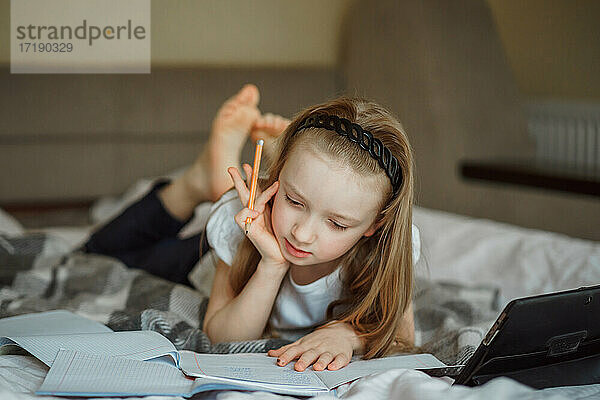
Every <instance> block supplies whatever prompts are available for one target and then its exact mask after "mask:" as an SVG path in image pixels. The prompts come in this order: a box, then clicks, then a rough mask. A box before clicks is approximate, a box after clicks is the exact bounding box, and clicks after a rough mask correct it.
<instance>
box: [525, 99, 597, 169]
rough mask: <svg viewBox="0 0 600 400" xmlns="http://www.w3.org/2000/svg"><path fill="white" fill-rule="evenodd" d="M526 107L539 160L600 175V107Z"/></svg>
mask: <svg viewBox="0 0 600 400" xmlns="http://www.w3.org/2000/svg"><path fill="white" fill-rule="evenodd" d="M526 108H527V115H528V126H529V133H530V134H531V135H532V136H533V137H534V140H535V143H536V159H537V160H538V161H540V162H542V163H544V164H550V165H557V166H564V167H568V168H569V169H575V170H577V172H580V173H581V174H584V175H590V176H594V175H595V176H598V175H599V174H600V104H581V103H564V102H543V103H530V104H528V105H527V106H526Z"/></svg>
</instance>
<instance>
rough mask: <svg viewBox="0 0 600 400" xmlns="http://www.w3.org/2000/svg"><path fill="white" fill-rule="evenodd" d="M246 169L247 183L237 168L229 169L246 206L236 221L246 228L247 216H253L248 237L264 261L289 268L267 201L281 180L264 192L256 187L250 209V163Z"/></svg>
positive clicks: (241, 199) (245, 166) (245, 165)
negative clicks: (274, 228)
mask: <svg viewBox="0 0 600 400" xmlns="http://www.w3.org/2000/svg"><path fill="white" fill-rule="evenodd" d="M243 167H244V171H245V172H246V176H247V177H248V178H247V179H248V181H247V184H246V182H244V180H243V179H242V176H241V175H240V173H239V171H238V169H237V168H234V167H231V168H228V169H227V172H229V175H231V179H233V184H234V186H235V189H236V190H237V192H238V195H239V197H240V201H241V203H242V205H244V208H243V209H242V210H241V211H240V212H239V213H237V215H236V216H235V222H236V223H237V224H238V226H239V227H240V228H242V230H244V231H245V230H246V226H245V225H246V218H248V217H251V218H252V223H251V224H250V227H249V229H248V238H249V239H250V241H251V242H252V243H253V244H254V246H256V248H257V249H258V251H259V253H260V255H261V256H262V258H263V261H264V262H266V263H267V264H268V265H274V266H282V267H285V268H287V267H288V266H289V263H288V261H287V260H286V259H285V258H284V257H283V254H281V250H280V248H279V243H278V242H277V239H276V238H275V235H274V234H273V227H272V225H271V207H270V206H269V205H267V202H268V201H269V200H270V199H271V197H273V195H275V193H277V189H279V181H276V182H275V183H273V184H272V185H271V186H270V187H268V188H267V189H266V190H265V191H264V192H262V193H261V191H260V189H259V188H258V187H257V188H256V196H255V200H254V210H250V209H249V208H248V207H247V205H248V201H249V199H250V189H249V188H248V187H249V186H250V183H251V182H252V168H251V167H250V165H248V164H244V165H243Z"/></svg>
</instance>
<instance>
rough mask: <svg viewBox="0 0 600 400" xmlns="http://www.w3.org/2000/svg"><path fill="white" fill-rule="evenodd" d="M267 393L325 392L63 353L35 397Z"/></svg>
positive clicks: (311, 393) (123, 360)
mask: <svg viewBox="0 0 600 400" xmlns="http://www.w3.org/2000/svg"><path fill="white" fill-rule="evenodd" d="M226 389H231V390H267V391H274V392H277V393H282V394H290V395H298V396H310V395H315V394H318V393H320V392H323V390H315V389H311V388H299V387H294V386H285V385H267V384H261V383H251V382H245V383H243V384H241V383H239V382H238V383H236V382H233V381H229V380H227V379H223V378H196V379H195V380H194V379H192V378H186V377H185V375H183V373H181V371H180V370H179V369H177V368H176V367H174V366H171V365H166V364H163V363H154V362H147V361H138V360H131V359H127V358H121V357H109V356H104V355H97V354H83V353H79V352H75V351H72V350H60V351H59V353H58V355H57V357H56V360H55V361H54V364H53V365H52V367H51V368H50V371H49V372H48V375H46V379H45V380H44V382H43V384H42V385H41V386H40V388H39V389H38V391H37V392H36V394H38V395H59V396H89V397H96V396H150V395H172V396H183V397H189V396H191V395H193V394H195V393H198V392H202V391H207V390H226Z"/></svg>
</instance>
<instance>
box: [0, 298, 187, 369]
mask: <svg viewBox="0 0 600 400" xmlns="http://www.w3.org/2000/svg"><path fill="white" fill-rule="evenodd" d="M16 348H21V349H23V350H25V351H27V352H28V353H30V354H31V355H32V356H34V357H35V358H37V359H39V360H40V361H42V362H43V363H44V364H46V365H47V366H49V367H51V366H52V363H53V361H54V358H55V357H56V355H57V353H58V351H59V350H60V349H69V350H75V351H79V352H82V353H92V354H103V355H108V356H116V357H127V358H131V359H134V360H151V359H159V358H164V357H170V358H172V359H173V362H175V363H177V364H178V363H179V353H178V352H177V349H175V346H173V344H172V343H171V342H170V341H169V340H168V339H167V338H165V337H164V336H162V335H161V334H160V333H157V332H153V331H124V332H113V331H112V330H111V329H110V328H108V327H106V326H104V325H102V324H101V323H99V322H96V321H92V320H90V319H87V318H84V317H81V316H79V315H76V314H73V313H71V312H69V311H65V310H56V311H47V312H42V313H36V314H25V315H19V316H16V317H9V318H3V319H0V354H6V353H12V352H14V351H15V350H16Z"/></svg>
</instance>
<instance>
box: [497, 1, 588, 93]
mask: <svg viewBox="0 0 600 400" xmlns="http://www.w3.org/2000/svg"><path fill="white" fill-rule="evenodd" d="M487 2H488V3H489V5H490V7H491V10H492V15H493V17H494V20H495V22H496V25H497V27H498V33H499V35H500V38H501V40H502V44H503V46H504V49H505V51H506V56H507V58H508V62H509V64H510V66H511V69H512V71H513V73H514V75H515V78H516V81H517V84H518V86H519V89H520V91H521V92H522V93H523V94H524V95H525V96H527V97H535V98H560V99H571V100H585V101H589V102H600V22H599V21H600V1H598V0H527V1H522V0H487Z"/></svg>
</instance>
